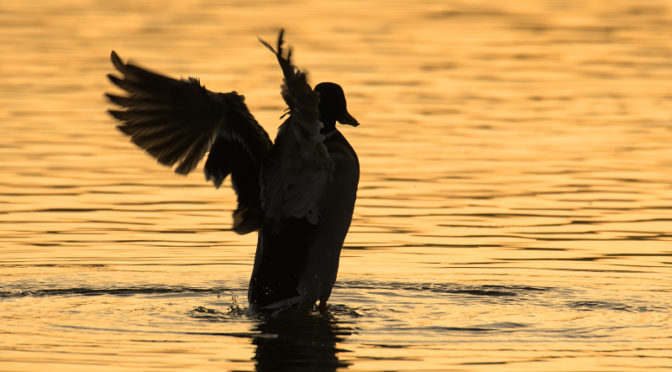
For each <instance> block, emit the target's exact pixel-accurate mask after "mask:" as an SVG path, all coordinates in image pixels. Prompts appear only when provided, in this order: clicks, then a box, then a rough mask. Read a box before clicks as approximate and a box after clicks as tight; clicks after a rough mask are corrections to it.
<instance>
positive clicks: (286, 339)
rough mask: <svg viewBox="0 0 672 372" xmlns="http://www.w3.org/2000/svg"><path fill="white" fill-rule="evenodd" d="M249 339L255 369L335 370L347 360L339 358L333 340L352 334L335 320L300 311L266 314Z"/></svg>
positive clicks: (345, 363)
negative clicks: (253, 354)
mask: <svg viewBox="0 0 672 372" xmlns="http://www.w3.org/2000/svg"><path fill="white" fill-rule="evenodd" d="M256 330H257V331H259V334H258V335H257V336H255V337H254V339H253V341H252V343H253V344H255V345H256V346H257V350H256V353H255V356H254V359H255V360H256V365H255V366H256V370H257V371H335V370H336V369H338V368H344V367H347V366H348V365H349V363H347V362H344V361H341V360H339V358H338V356H337V354H338V353H339V352H344V351H347V350H339V349H337V348H336V343H337V342H341V341H343V339H344V337H345V336H347V335H350V334H351V331H350V330H349V329H347V328H343V327H341V326H339V325H338V324H337V323H336V321H335V320H333V319H331V318H328V317H325V316H317V315H310V314H301V313H285V314H281V315H280V316H267V317H264V318H263V319H261V320H260V323H259V324H258V326H257V327H256Z"/></svg>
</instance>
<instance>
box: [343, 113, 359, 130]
mask: <svg viewBox="0 0 672 372" xmlns="http://www.w3.org/2000/svg"><path fill="white" fill-rule="evenodd" d="M338 122H339V123H341V124H348V125H352V126H353V127H356V126H358V125H359V122H358V121H357V119H355V118H354V117H352V115H350V113H349V112H347V111H346V112H345V114H343V117H341V118H340V119H338Z"/></svg>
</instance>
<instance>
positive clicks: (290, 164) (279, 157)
mask: <svg viewBox="0 0 672 372" xmlns="http://www.w3.org/2000/svg"><path fill="white" fill-rule="evenodd" d="M283 36H284V30H281V31H280V34H279V35H278V42H277V46H276V49H274V48H273V47H272V46H271V45H269V44H268V43H266V42H265V41H263V40H260V41H261V42H262V43H263V44H264V45H265V46H266V47H267V48H268V49H270V50H271V52H273V53H274V54H275V56H276V57H277V59H278V62H279V63H280V67H281V68H282V72H283V75H284V84H283V86H282V97H283V98H284V100H285V102H286V103H287V106H288V107H289V111H288V113H289V118H288V119H287V120H286V121H285V122H284V123H283V124H282V126H281V127H280V129H279V131H278V135H277V138H276V140H275V145H274V147H273V150H272V151H271V154H270V155H269V158H268V161H267V162H266V164H265V165H264V169H263V172H262V181H263V182H262V188H263V189H262V205H263V208H264V211H265V214H266V217H267V218H269V219H271V220H276V221H278V220H281V219H284V218H288V217H295V218H304V217H305V218H306V219H307V220H308V221H309V222H310V223H312V224H316V223H317V220H318V218H319V201H320V199H321V197H322V193H323V191H324V188H325V185H326V183H327V181H328V180H329V178H330V177H331V175H332V173H333V171H334V164H333V161H332V159H331V156H330V155H329V152H328V151H327V148H326V146H325V145H324V142H323V141H324V136H323V135H322V134H320V130H321V129H322V127H323V126H322V123H321V122H320V121H319V110H318V103H319V94H318V93H317V92H315V91H314V90H313V89H312V88H311V87H310V85H308V82H307V77H306V73H305V72H303V71H301V70H299V69H298V68H297V67H296V66H294V65H293V63H292V61H291V56H292V50H291V48H290V49H287V50H285V49H284V48H283V43H284V41H283Z"/></svg>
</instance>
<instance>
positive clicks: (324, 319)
mask: <svg viewBox="0 0 672 372" xmlns="http://www.w3.org/2000/svg"><path fill="white" fill-rule="evenodd" d="M218 3H219V2H216V1H213V2H207V1H203V2H201V3H200V4H196V3H195V2H181V1H168V2H166V1H152V2H149V1H146V2H131V1H128V2H127V1H115V2H99V1H90V0H80V1H77V0H65V1H58V2H56V1H39V2H38V1H31V2H24V1H12V0H5V1H3V2H1V3H0V129H1V134H2V135H0V241H1V243H2V244H1V247H0V370H54V369H62V370H90V369H92V368H100V369H105V368H107V369H109V370H122V369H129V370H136V369H137V370H166V369H194V370H195V369H207V370H254V369H255V368H256V369H258V370H268V369H274V368H278V369H282V368H285V370H329V369H332V370H333V369H349V370H418V369H420V370H439V371H447V370H451V371H482V370H487V371H520V370H544V371H570V370H575V371H607V370H609V371H625V370H633V371H636V370H637V371H652V370H664V369H670V368H672V315H671V314H672V313H671V311H672V42H671V41H670V40H672V38H671V37H672V4H671V3H670V2H669V1H664V0H659V1H646V0H641V1H640V0H632V1H620V0H613V1H580V2H579V1H577V2H569V1H551V0H548V1H538V2H528V1H514V2H501V1H500V2H492V1H467V0H464V1H454V2H447V1H434V2H415V1H405V2H402V1H392V2H389V1H368V2H359V1H349V2H319V3H318V2H316V1H309V0H305V1H304V0H299V1H293V2H283V4H276V2H265V1H241V2H237V3H233V4H229V5H221V4H218ZM279 27H286V28H287V39H288V42H289V43H291V44H292V45H293V46H294V47H295V55H296V61H297V64H298V65H299V66H302V67H305V68H307V69H308V70H309V71H310V72H311V79H312V81H313V82H318V81H337V82H339V83H341V84H342V85H343V86H344V87H345V89H346V93H347V94H348V97H349V107H350V112H351V113H353V114H354V115H355V117H357V118H358V119H359V121H360V122H361V123H362V125H361V126H360V127H358V128H351V127H347V128H343V132H344V134H345V135H346V137H347V138H348V139H349V140H350V142H351V143H352V144H353V146H354V147H355V148H356V150H357V151H358V153H359V157H360V162H361V168H362V176H361V182H360V191H359V198H358V200H357V206H356V209H355V216H354V220H353V226H352V228H351V232H350V234H349V235H348V238H347V240H346V244H345V249H344V251H343V255H342V260H341V269H340V273H339V280H338V282H337V284H336V287H335V289H334V292H333V295H332V298H331V300H330V309H329V312H328V314H327V315H326V316H320V315H319V314H311V315H310V316H305V317H296V318H289V319H288V318H284V317H283V318H270V319H262V318H258V317H254V316H250V315H247V313H246V309H247V306H248V305H247V301H246V288H247V281H248V279H249V275H250V272H251V268H252V260H253V255H254V249H255V243H256V239H255V237H254V236H252V235H248V236H239V235H236V234H235V233H233V232H232V231H231V230H230V227H231V217H230V213H231V211H232V209H233V208H234V206H235V203H234V201H235V196H234V194H233V192H232V191H231V190H230V188H228V187H226V188H223V189H221V190H214V189H213V188H212V187H211V186H210V185H209V184H207V183H205V182H204V180H203V176H202V174H201V173H200V171H198V172H195V173H194V174H192V175H190V176H189V177H186V178H185V177H179V176H176V175H174V174H173V173H172V172H171V171H170V170H169V169H167V168H164V167H161V166H159V165H157V164H156V163H155V161H154V160H152V159H151V158H150V157H149V156H147V155H145V154H143V153H142V152H141V151H139V150H137V149H136V148H134V146H133V145H132V144H130V143H129V142H128V140H127V139H126V138H125V137H124V136H123V135H121V134H120V133H118V132H117V131H116V130H115V129H114V122H113V120H112V119H111V118H109V117H108V116H106V114H105V112H104V111H105V109H106V107H107V106H108V105H107V103H106V102H104V100H103V96H102V93H103V92H104V91H106V90H111V87H110V84H109V83H107V82H106V80H105V74H106V73H108V72H111V70H112V67H111V65H110V63H109V59H108V56H109V52H110V50H112V49H115V50H117V51H118V52H119V53H120V55H121V56H122V57H124V58H131V59H133V60H135V61H137V62H139V63H141V64H143V65H145V66H149V67H152V68H154V69H157V70H159V71H163V72H166V73H169V74H171V75H172V76H182V77H186V76H199V77H200V78H201V79H202V82H203V83H205V84H206V86H207V87H208V88H210V89H212V90H218V91H229V90H234V89H235V90H237V91H238V92H241V93H243V94H245V95H246V97H247V103H248V105H249V106H250V108H251V110H252V112H253V113H254V114H255V115H256V117H257V119H258V120H259V121H260V122H261V123H262V124H263V125H264V126H265V127H266V128H267V130H268V131H269V132H270V133H271V136H274V135H275V131H276V129H275V128H276V127H277V125H278V124H279V123H280V120H279V118H278V117H279V116H280V115H281V113H282V110H283V103H282V100H281V98H280V95H279V85H280V77H281V75H280V71H279V69H278V67H277V66H276V64H275V61H274V59H273V57H272V55H271V54H270V53H269V52H268V51H267V50H265V49H264V48H263V47H262V46H261V45H260V44H259V43H258V42H257V40H256V37H257V36H261V37H263V38H266V39H269V40H272V39H273V38H274V37H275V33H276V32H277V30H278V28H279Z"/></svg>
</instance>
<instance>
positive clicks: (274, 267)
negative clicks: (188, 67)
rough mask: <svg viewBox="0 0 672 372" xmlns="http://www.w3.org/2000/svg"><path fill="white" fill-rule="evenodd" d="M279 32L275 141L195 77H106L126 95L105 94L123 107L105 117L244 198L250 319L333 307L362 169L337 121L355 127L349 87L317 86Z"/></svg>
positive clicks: (240, 215) (119, 64)
mask: <svg viewBox="0 0 672 372" xmlns="http://www.w3.org/2000/svg"><path fill="white" fill-rule="evenodd" d="M283 36H284V30H280V32H279V35H278V40H277V45H276V48H275V49H274V48H273V47H272V46H271V45H269V44H268V43H266V42H265V41H263V40H261V39H259V41H261V43H262V44H263V45H265V46H266V47H267V48H268V49H270V50H271V52H273V53H274V54H275V56H276V58H277V60H278V62H279V64H280V67H281V69H282V73H283V76H284V80H283V84H282V97H283V99H284V100H285V102H286V104H287V106H288V108H287V112H286V115H287V118H286V119H285V120H284V122H283V123H282V125H281V126H280V127H279V129H278V134H277V136H276V139H275V142H271V140H270V138H269V136H268V134H267V133H266V131H265V130H264V129H263V128H262V127H261V126H260V125H259V123H258V122H257V121H256V120H255V119H254V117H253V116H252V114H251V113H250V111H249V110H248V108H247V106H246V105H245V102H244V97H243V96H242V95H239V94H238V93H236V92H235V91H232V92H228V93H215V92H212V91H209V90H207V89H206V88H205V87H204V86H202V85H201V84H200V82H199V80H198V79H195V78H191V77H190V78H188V79H181V80H177V79H173V78H170V77H167V76H163V75H161V74H158V73H155V72H152V71H149V70H147V69H145V68H142V67H139V66H137V65H134V64H131V63H128V62H126V63H125V62H123V61H122V59H121V58H120V57H119V56H118V55H117V53H115V52H114V51H112V53H111V60H112V64H113V65H114V67H115V68H116V69H117V70H118V71H119V72H120V73H121V76H118V75H113V74H108V78H109V79H110V81H111V82H112V83H113V84H114V85H116V86H117V87H119V88H121V89H122V90H123V91H125V92H126V93H127V94H126V95H123V96H122V95H116V94H110V93H106V96H107V98H108V99H109V100H110V102H112V103H113V104H114V105H117V106H119V107H117V108H115V109H111V110H108V112H109V113H110V114H111V115H112V116H113V117H114V118H116V119H117V120H119V121H120V122H121V123H120V124H119V125H118V126H117V128H118V129H119V130H120V131H121V132H123V133H124V134H126V135H128V136H129V137H130V139H131V141H132V142H133V143H135V144H136V145H137V146H139V147H140V148H142V149H143V150H145V151H146V152H147V153H149V154H150V155H152V156H153V157H154V158H156V159H157V160H158V162H159V163H161V164H163V165H166V166H170V167H173V166H175V173H178V174H183V175H185V174H188V173H190V172H191V171H193V170H194V169H195V168H196V166H197V165H198V163H199V161H200V160H201V159H202V158H203V157H205V156H206V154H207V159H206V161H205V165H204V172H205V177H206V181H211V182H212V183H213V184H214V185H215V187H217V188H219V187H220V186H221V184H222V182H223V181H224V180H225V179H226V177H227V176H229V175H230V176H231V184H232V186H233V189H234V191H235V192H236V194H237V198H238V200H237V201H238V206H237V208H236V209H235V211H234V212H233V230H234V231H235V232H237V233H239V234H247V233H251V232H254V231H257V232H258V242H257V251H256V254H255V259H254V268H253V270H252V277H251V279H250V284H249V291H248V301H249V304H250V310H251V311H253V312H266V311H270V312H280V311H286V310H296V311H308V310H310V309H312V308H313V307H314V305H315V303H316V302H317V301H319V309H320V311H322V312H324V311H326V309H327V300H328V299H329V296H330V294H331V290H332V288H333V286H334V282H335V281H336V276H337V272H338V264H339V259H340V253H341V248H342V246H343V241H344V239H345V236H346V234H347V232H348V229H349V227H350V222H351V220H352V213H353V209H354V204H355V199H356V195H357V185H358V182H359V161H358V158H357V154H356V153H355V151H354V150H353V148H352V147H351V146H350V144H349V143H348V141H347V140H346V139H345V137H344V136H343V135H342V134H341V133H340V132H339V131H338V129H336V123H337V122H338V123H341V124H349V125H352V126H357V125H359V123H358V122H357V120H356V119H355V118H354V117H352V115H350V114H349V113H348V110H347V105H346V100H345V94H344V92H343V89H342V88H341V87H340V86H339V85H338V84H335V83H329V82H325V83H320V84H318V85H316V86H315V88H314V89H313V88H311V87H310V85H309V84H308V82H307V77H306V73H305V72H304V71H302V70H299V69H298V68H297V67H296V66H295V65H294V64H293V62H292V59H291V57H292V49H291V48H287V49H285V48H284V40H283Z"/></svg>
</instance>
